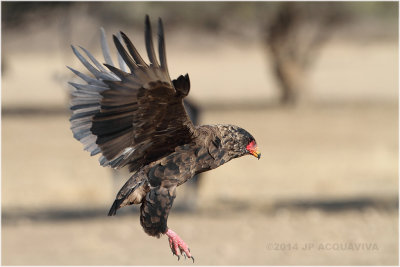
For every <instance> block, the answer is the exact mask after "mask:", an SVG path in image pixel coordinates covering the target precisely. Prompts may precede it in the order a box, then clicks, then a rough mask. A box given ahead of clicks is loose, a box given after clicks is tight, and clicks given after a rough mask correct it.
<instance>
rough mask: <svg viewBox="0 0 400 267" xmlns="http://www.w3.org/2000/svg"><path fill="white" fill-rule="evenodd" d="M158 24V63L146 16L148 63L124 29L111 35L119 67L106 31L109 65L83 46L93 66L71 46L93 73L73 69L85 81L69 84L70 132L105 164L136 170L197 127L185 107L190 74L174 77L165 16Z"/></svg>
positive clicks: (188, 138)
mask: <svg viewBox="0 0 400 267" xmlns="http://www.w3.org/2000/svg"><path fill="white" fill-rule="evenodd" d="M158 22H159V23H158V49H159V58H160V63H158V61H157V58H156V54H155V52H154V47H153V41H152V32H151V26H150V21H149V17H148V16H146V21H145V24H146V27H145V41H146V50H147V54H148V57H149V61H150V64H146V62H145V61H144V60H143V59H142V57H141V56H140V55H139V53H138V52H137V50H136V48H135V47H134V45H133V44H132V42H131V41H130V40H129V39H128V37H127V36H126V35H125V34H124V33H122V32H121V33H120V35H118V37H117V36H115V35H114V36H113V39H114V43H115V46H116V48H117V50H118V61H119V65H120V68H117V67H116V66H115V65H114V64H113V61H112V59H111V56H110V52H109V48H108V45H107V42H106V38H105V33H104V30H103V29H101V33H102V35H101V45H102V51H103V55H104V60H105V62H106V64H104V66H105V67H104V66H103V65H102V64H100V63H99V62H98V61H97V60H96V59H95V58H94V57H93V56H92V55H91V54H90V53H89V52H88V51H86V50H85V49H84V48H81V49H82V50H83V52H84V53H85V54H86V56H87V57H88V58H89V59H90V60H91V61H92V62H93V64H91V63H89V61H88V60H87V59H86V58H85V57H84V56H83V55H82V54H81V53H80V52H79V51H78V49H76V48H75V47H72V49H73V52H74V53H75V55H76V56H77V57H78V59H79V60H80V61H81V62H82V64H83V65H84V66H85V67H86V68H87V69H88V71H89V72H90V73H91V74H92V75H93V77H90V76H87V75H85V74H83V73H81V72H79V71H76V70H74V69H71V68H70V69H71V70H72V72H74V73H75V74H76V75H77V76H79V77H80V78H81V79H83V80H84V81H85V83H84V84H77V83H70V84H71V85H72V86H74V87H75V88H76V90H75V91H74V92H73V93H72V100H71V107H70V108H71V110H72V113H73V114H72V116H71V118H70V121H71V130H72V132H73V134H74V137H75V138H76V139H77V140H79V141H80V142H82V143H83V144H84V146H85V150H88V151H89V152H90V153H91V155H92V156H93V155H96V154H101V157H100V159H99V161H100V164H101V165H103V166H111V167H113V168H119V167H123V166H125V165H129V167H130V170H131V171H135V170H138V169H139V168H140V167H142V166H144V165H146V164H148V163H150V162H152V161H154V160H157V159H159V158H161V157H163V156H165V155H167V154H169V153H171V152H173V151H174V150H175V147H177V146H180V145H183V144H186V143H189V142H190V141H191V140H192V136H193V133H194V126H193V124H192V122H191V121H190V119H189V117H188V115H187V113H186V111H185V109H184V106H183V98H184V97H185V96H186V95H187V94H188V92H189V88H190V82H189V77H188V75H185V76H180V77H179V78H178V79H176V80H173V81H171V79H170V77H169V74H168V69H167V60H166V55H165V43H164V31H163V26H162V21H161V19H159V21H158ZM122 39H123V41H124V43H125V45H126V48H127V50H128V51H127V50H126V49H125V48H124V46H123V45H122ZM126 66H127V67H128V69H129V73H128V72H127V70H126Z"/></svg>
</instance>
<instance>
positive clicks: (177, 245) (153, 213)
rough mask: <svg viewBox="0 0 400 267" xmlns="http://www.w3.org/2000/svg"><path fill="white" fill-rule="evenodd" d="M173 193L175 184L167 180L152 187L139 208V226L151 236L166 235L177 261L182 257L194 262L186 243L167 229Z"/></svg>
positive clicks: (173, 197)
mask: <svg viewBox="0 0 400 267" xmlns="http://www.w3.org/2000/svg"><path fill="white" fill-rule="evenodd" d="M175 191H176V184H175V183H173V182H171V181H169V180H164V181H162V182H161V185H159V186H156V187H153V188H152V189H151V190H150V192H149V193H148V194H147V195H146V198H145V199H144V201H143V203H142V206H141V207H140V224H141V225H142V226H143V229H144V231H145V232H146V233H147V234H149V235H151V236H155V237H160V236H161V235H162V234H165V235H167V236H168V241H169V245H170V247H171V250H172V253H173V254H174V255H176V256H178V260H179V259H180V255H183V256H185V257H188V258H192V260H193V262H194V259H193V256H192V255H191V254H190V250H189V248H188V246H187V245H186V243H185V242H183V240H182V239H181V238H180V237H179V236H178V235H177V234H176V233H175V232H174V231H172V230H171V229H168V227H167V220H168V214H169V211H170V210H171V207H172V203H173V201H174V199H175Z"/></svg>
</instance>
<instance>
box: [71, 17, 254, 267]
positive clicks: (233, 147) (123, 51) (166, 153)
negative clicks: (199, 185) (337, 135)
mask: <svg viewBox="0 0 400 267" xmlns="http://www.w3.org/2000/svg"><path fill="white" fill-rule="evenodd" d="M113 40H114V44H115V47H116V49H117V51H118V55H117V56H118V60H119V65H120V68H118V67H116V65H114V63H113V60H112V58H111V56H110V52H109V47H108V45H107V42H106V37H105V33H104V30H103V29H101V47H102V52H103V56H104V60H105V62H106V63H105V64H104V65H102V64H100V63H99V62H98V61H97V60H96V59H95V58H94V57H93V56H92V55H91V54H90V53H89V52H88V51H87V50H85V49H84V48H82V47H81V51H83V53H84V54H85V55H86V57H85V56H83V55H82V53H81V52H80V51H79V50H78V49H77V48H75V47H74V46H72V50H73V52H74V54H75V55H76V56H77V57H78V59H79V60H80V61H81V63H82V64H83V65H84V66H85V67H86V68H87V70H88V71H89V72H90V73H91V74H92V75H90V76H88V75H85V74H83V73H82V72H79V71H77V70H74V69H72V68H69V67H68V68H69V69H70V70H71V71H72V72H73V73H75V74H76V75H77V76H78V77H80V78H81V79H82V80H83V83H82V84H79V83H73V82H70V84H71V85H72V86H73V87H75V88H76V90H74V91H73V92H72V99H71V106H70V109H71V111H72V115H71V118H70V122H71V130H72V132H73V135H74V137H75V138H76V139H77V140H79V141H80V142H81V143H82V144H83V145H84V149H85V150H87V151H89V152H90V155H91V156H94V155H97V154H100V155H101V156H100V158H99V161H100V164H101V165H102V166H110V167H112V168H121V167H124V166H128V167H129V170H130V172H132V176H131V177H130V178H129V180H128V181H127V182H126V183H125V185H124V186H123V187H122V188H121V190H120V191H119V192H118V194H117V196H116V199H115V201H114V203H113V205H112V207H111V209H110V211H109V213H108V215H109V216H113V215H115V214H116V211H117V210H118V209H119V208H121V207H124V206H127V205H132V204H141V207H140V223H141V225H142V226H143V229H144V231H145V232H146V233H147V234H149V235H151V236H155V237H160V236H161V235H163V234H165V235H167V236H168V240H169V245H170V247H171V250H172V253H173V254H174V255H177V256H178V259H179V255H184V256H185V257H186V256H187V257H189V258H192V259H193V261H194V258H193V256H192V255H191V253H190V250H189V248H188V246H187V245H186V244H185V242H183V240H182V239H181V238H180V237H179V236H178V235H177V234H176V233H175V232H174V231H172V230H171V229H170V228H168V226H167V219H168V214H169V211H170V209H171V207H172V204H173V201H174V199H175V191H176V187H177V186H179V185H181V184H183V183H185V182H186V181H187V180H188V179H190V178H192V177H193V176H194V175H196V174H198V173H201V172H204V171H208V170H211V169H214V168H217V167H218V166H221V165H222V164H224V163H226V162H228V161H230V160H231V159H234V158H238V157H241V156H244V155H253V156H255V157H257V158H258V159H259V158H260V155H261V154H260V152H259V151H258V148H257V144H256V141H255V139H254V137H253V136H252V135H251V134H249V133H248V132H247V131H246V130H244V129H242V128H240V127H238V126H234V125H220V124H217V125H202V126H194V125H193V123H192V122H191V120H190V119H189V117H188V115H187V113H186V111H185V109H184V106H183V99H184V97H186V96H187V95H188V93H189V89H190V81H189V76H188V74H186V75H184V76H182V75H181V76H179V77H178V78H177V79H175V80H171V78H170V76H169V74H168V68H167V59H166V52H165V43H164V31H163V24H162V21H161V19H159V20H158V55H159V61H158V60H157V57H156V53H155V51H154V47H153V40H152V31H151V25H150V21H149V17H148V16H146V19H145V42H146V50H147V54H148V58H149V61H150V64H148V63H146V62H145V61H144V60H143V58H142V57H141V56H140V54H139V53H138V51H137V50H136V48H135V46H134V45H133V44H132V42H131V41H130V40H129V38H128V37H127V36H126V35H125V34H124V33H123V32H120V34H118V35H117V36H115V35H114V36H113ZM122 40H123V42H124V43H125V47H124V45H123V44H122ZM87 58H88V59H89V60H90V61H91V62H92V63H90V62H89V61H88V59H87ZM125 64H126V65H125ZM126 66H127V67H128V68H129V70H127V69H126Z"/></svg>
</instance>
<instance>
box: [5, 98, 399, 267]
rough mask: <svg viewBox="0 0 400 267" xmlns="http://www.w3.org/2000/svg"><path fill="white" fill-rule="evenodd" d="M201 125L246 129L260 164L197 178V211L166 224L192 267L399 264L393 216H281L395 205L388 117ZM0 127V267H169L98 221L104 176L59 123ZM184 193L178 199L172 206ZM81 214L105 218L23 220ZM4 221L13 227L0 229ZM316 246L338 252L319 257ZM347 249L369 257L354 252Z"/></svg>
mask: <svg viewBox="0 0 400 267" xmlns="http://www.w3.org/2000/svg"><path fill="white" fill-rule="evenodd" d="M204 120H207V121H209V122H211V123H212V122H214V120H215V121H222V122H229V121H235V122H237V123H238V124H239V125H243V126H244V127H245V128H246V129H252V131H253V132H255V133H256V138H257V139H258V141H259V144H260V147H261V149H262V151H263V157H262V159H261V160H260V161H257V160H255V159H253V158H251V157H246V158H242V159H239V160H235V161H232V162H230V163H228V164H226V165H225V166H223V167H221V168H219V169H217V170H215V171H213V172H209V173H206V174H205V175H204V179H203V180H202V181H201V187H200V192H199V199H198V203H199V210H198V211H197V212H194V213H191V214H185V213H180V212H172V214H171V216H170V220H169V225H170V226H171V227H172V228H173V229H175V230H176V231H177V232H178V233H179V234H180V235H181V236H182V237H183V238H184V239H185V240H186V241H187V242H188V243H189V244H190V246H191V250H192V251H193V253H194V255H195V256H196V260H197V261H196V264H201V265H202V264H223V265H227V264H246V265H247V264H249V265H251V264H253V265H258V264H349V265H351V264H361V265H365V264H397V251H398V247H397V241H398V227H397V225H398V219H397V215H398V213H397V211H396V209H395V208H393V207H392V208H389V209H387V208H386V206H384V210H381V209H379V208H376V207H373V206H371V207H370V206H369V205H366V206H365V208H363V209H355V210H353V209H349V210H347V211H346V210H344V211H341V210H340V209H339V210H338V211H336V212H323V211H320V210H319V209H315V208H312V207H311V208H306V209H300V210H296V209H293V208H291V207H290V206H289V207H282V208H279V207H281V206H279V205H280V204H282V203H284V202H285V201H289V202H291V203H297V202H300V201H304V200H311V201H316V202H318V201H341V200H346V199H347V200H348V199H350V200H352V199H353V200H357V199H362V198H367V199H369V200H372V201H375V202H379V201H381V200H383V201H388V202H389V203H391V204H390V205H394V204H395V201H396V200H395V199H396V197H397V188H398V180H397V165H396V164H397V160H398V158H397V157H398V156H397V133H396V131H397V130H396V129H397V106H395V105H392V106H379V105H378V106H364V107H339V108H338V107H331V108H326V107H325V108H300V109H296V110H282V109H267V110H255V111H254V110H253V111H229V112H228V111H220V112H216V111H213V112H205V113H204ZM2 123H3V125H2V126H3V136H2V138H3V159H2V165H3V179H2V208H3V228H2V244H3V246H2V258H3V264H10V265H15V264H17V265H19V264H21V265H23V264H36V265H47V264H50V265H73V264H80V265H107V264H110V265H120V264H125V265H131V264H132V265H134V264H153V265H157V264H160V265H163V264H177V262H176V259H174V258H173V257H172V256H171V255H170V251H169V249H168V245H167V241H166V240H163V241H160V240H156V239H154V238H150V237H148V236H146V235H145V234H144V233H143V232H142V230H141V228H140V225H139V221H138V214H133V215H132V216H120V217H116V218H111V219H110V218H107V217H106V216H105V214H106V212H107V210H108V208H109V206H110V204H111V203H112V200H113V196H114V194H115V192H116V187H115V186H114V185H113V183H112V179H111V178H110V172H109V170H108V169H105V168H100V167H99V166H98V163H97V160H96V159H94V158H89V157H88V155H87V154H86V152H84V151H82V149H81V146H80V144H79V143H78V142H75V141H74V140H73V139H72V138H71V134H70V132H69V131H68V120H67V116H62V115H60V116H45V117H39V118H37V117H29V118H26V117H18V116H17V117H14V116H12V117H7V116H5V117H4V118H3V122H2ZM321 126H322V127H321ZM21 151H23V153H21ZM123 182H124V181H123V180H121V181H120V182H119V183H120V184H122V183H123ZM184 189H185V185H183V186H182V187H180V188H178V201H179V200H182V199H180V198H182V196H183V194H182V191H183V190H184ZM180 196H181V197H180ZM85 209H86V210H89V211H90V210H91V209H97V210H100V211H102V213H103V214H104V216H95V217H93V218H92V219H84V218H75V219H74V218H68V216H66V217H65V218H62V217H61V218H59V219H57V220H51V216H50V220H43V219H41V220H35V219H32V220H31V219H29V218H30V217H29V216H24V213H25V212H26V214H28V213H31V212H34V211H35V210H36V211H38V212H44V213H45V212H46V210H53V211H54V210H56V211H57V210H58V211H60V212H61V213H62V211H63V210H85ZM7 214H9V215H13V214H16V215H15V216H10V217H9V220H7V219H8V217H7ZM163 239H165V238H163ZM271 242H274V244H281V243H283V244H287V243H289V244H291V245H293V246H295V244H297V247H300V246H303V245H305V244H306V243H307V244H308V243H313V244H314V245H315V246H316V247H317V248H315V249H311V250H310V251H304V250H300V249H298V250H293V249H292V250H287V249H283V251H281V250H279V251H276V250H274V249H270V248H268V246H269V245H268V244H270V243H271ZM55 244H57V245H55ZM321 244H322V245H323V246H329V245H330V244H332V246H334V245H333V244H336V246H340V244H342V245H341V246H344V249H339V250H334V249H329V248H328V249H324V250H320V249H318V247H319V246H320V245H321ZM346 244H347V245H346ZM348 244H352V245H354V246H356V244H364V246H374V248H375V247H376V246H377V247H378V249H373V250H371V249H368V248H364V249H360V250H354V249H349V248H347V247H346V246H349V245H348ZM368 244H372V245H368ZM375 245H376V246H375ZM280 246H281V245H280ZM283 246H286V245H283ZM21 251H23V252H22V253H21ZM155 255H157V256H155Z"/></svg>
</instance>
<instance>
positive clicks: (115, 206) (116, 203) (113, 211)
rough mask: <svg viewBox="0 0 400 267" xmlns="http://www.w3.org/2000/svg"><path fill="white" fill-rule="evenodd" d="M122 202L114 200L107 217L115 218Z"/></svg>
mask: <svg viewBox="0 0 400 267" xmlns="http://www.w3.org/2000/svg"><path fill="white" fill-rule="evenodd" d="M123 201H124V200H123V199H116V200H115V201H114V203H113V204H112V206H111V209H110V211H109V212H108V216H115V215H116V214H117V210H118V209H119V208H120V206H121V204H122V202H123Z"/></svg>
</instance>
